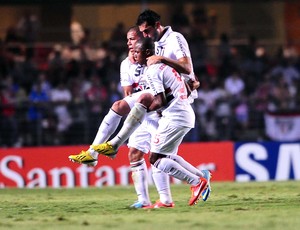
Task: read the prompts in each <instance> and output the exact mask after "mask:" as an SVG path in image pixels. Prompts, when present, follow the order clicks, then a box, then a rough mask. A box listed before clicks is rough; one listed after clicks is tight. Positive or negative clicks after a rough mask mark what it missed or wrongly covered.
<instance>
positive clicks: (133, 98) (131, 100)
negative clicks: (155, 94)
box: [123, 89, 152, 109]
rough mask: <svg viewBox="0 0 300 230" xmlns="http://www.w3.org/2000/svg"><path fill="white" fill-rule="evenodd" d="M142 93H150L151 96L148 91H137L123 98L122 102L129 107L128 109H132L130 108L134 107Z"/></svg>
mask: <svg viewBox="0 0 300 230" xmlns="http://www.w3.org/2000/svg"><path fill="white" fill-rule="evenodd" d="M144 93H151V94H152V91H151V90H150V89H146V90H143V91H139V92H136V93H133V94H131V95H129V96H127V97H124V98H123V100H124V101H126V102H127V104H128V105H129V107H130V109H132V107H133V106H134V103H135V102H136V101H137V99H139V97H140V96H141V95H142V94H144Z"/></svg>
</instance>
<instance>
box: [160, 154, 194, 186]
mask: <svg viewBox="0 0 300 230" xmlns="http://www.w3.org/2000/svg"><path fill="white" fill-rule="evenodd" d="M154 166H155V167H156V168H158V169H160V170H161V171H163V172H165V173H167V174H169V175H170V176H173V177H175V178H176V179H179V180H181V181H186V182H188V183H189V184H191V185H197V184H199V176H197V175H196V174H193V173H192V172H190V171H188V170H186V169H185V168H184V167H182V166H181V165H180V164H179V163H177V162H176V161H174V160H172V159H170V158H166V157H164V158H161V159H159V160H157V161H156V162H155V163H154Z"/></svg>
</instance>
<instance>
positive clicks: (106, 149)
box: [92, 141, 118, 159]
mask: <svg viewBox="0 0 300 230" xmlns="http://www.w3.org/2000/svg"><path fill="white" fill-rule="evenodd" d="M92 148H93V149H94V150H95V151H97V152H98V153H99V154H102V155H104V156H107V157H109V158H111V159H114V158H115V157H116V155H117V152H118V150H116V149H114V147H113V146H112V145H111V143H110V142H109V141H108V142H105V143H102V144H100V145H92Z"/></svg>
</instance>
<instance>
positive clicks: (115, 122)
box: [89, 109, 122, 159]
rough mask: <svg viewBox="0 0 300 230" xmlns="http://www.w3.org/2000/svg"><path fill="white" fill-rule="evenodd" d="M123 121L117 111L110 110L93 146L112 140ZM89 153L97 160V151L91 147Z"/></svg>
mask: <svg viewBox="0 0 300 230" xmlns="http://www.w3.org/2000/svg"><path fill="white" fill-rule="evenodd" d="M121 119H122V116H121V115H119V114H117V113H116V112H115V111H113V110H112V109H110V110H109V112H108V113H107V114H106V116H105V117H104V119H103V120H102V122H101V124H100V126H99V129H98V132H97V134H96V137H95V139H94V141H93V143H92V145H99V144H101V143H104V142H106V141H107V140H108V139H109V138H110V136H111V135H112V134H113V133H114V132H115V131H116V130H117V128H118V126H119V124H120V121H121ZM89 152H90V153H91V155H92V157H94V158H95V159H97V157H98V152H97V151H95V150H94V149H93V148H92V147H90V148H89Z"/></svg>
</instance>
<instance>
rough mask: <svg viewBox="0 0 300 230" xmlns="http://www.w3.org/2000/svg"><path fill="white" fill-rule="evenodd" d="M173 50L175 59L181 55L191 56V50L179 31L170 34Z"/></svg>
mask: <svg viewBox="0 0 300 230" xmlns="http://www.w3.org/2000/svg"><path fill="white" fill-rule="evenodd" d="M172 44H173V51H174V55H175V56H176V59H177V60H178V59H179V58H182V57H191V52H190V49H189V45H188V43H187V41H186V39H185V38H184V37H183V35H182V34H180V33H176V32H174V33H173V36H172Z"/></svg>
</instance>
